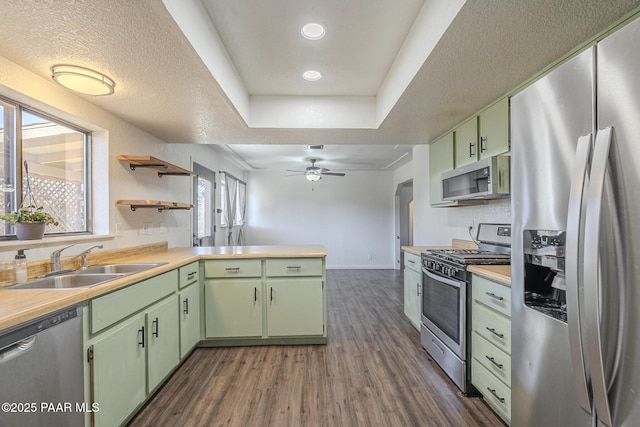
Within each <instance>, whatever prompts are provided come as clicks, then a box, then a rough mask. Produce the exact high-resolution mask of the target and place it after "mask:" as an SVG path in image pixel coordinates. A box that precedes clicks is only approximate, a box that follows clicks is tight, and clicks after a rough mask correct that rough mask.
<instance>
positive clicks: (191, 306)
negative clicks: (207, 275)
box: [179, 283, 200, 359]
mask: <svg viewBox="0 0 640 427" xmlns="http://www.w3.org/2000/svg"><path fill="white" fill-rule="evenodd" d="M179 298H180V307H179V308H180V312H179V315H180V358H181V359H182V358H184V357H185V356H186V355H187V354H189V351H191V349H192V348H193V347H194V346H195V345H196V344H198V342H199V341H200V286H198V284H197V283H196V284H193V285H190V286H189V287H188V288H186V289H183V290H181V291H180V295H179Z"/></svg>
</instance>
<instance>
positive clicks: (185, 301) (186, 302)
mask: <svg viewBox="0 0 640 427" xmlns="http://www.w3.org/2000/svg"><path fill="white" fill-rule="evenodd" d="M183 312H184V314H189V298H185V299H184V310H183Z"/></svg>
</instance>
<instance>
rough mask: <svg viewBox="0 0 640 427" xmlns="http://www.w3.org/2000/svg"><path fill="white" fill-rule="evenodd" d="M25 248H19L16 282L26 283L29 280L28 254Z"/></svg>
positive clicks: (16, 263) (16, 261) (16, 260)
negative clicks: (25, 252)
mask: <svg viewBox="0 0 640 427" xmlns="http://www.w3.org/2000/svg"><path fill="white" fill-rule="evenodd" d="M24 251H25V250H24V249H18V254H17V255H16V257H15V258H16V259H15V270H16V283H26V281H27V256H26V255H25V254H24Z"/></svg>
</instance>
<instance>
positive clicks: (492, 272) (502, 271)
mask: <svg viewBox="0 0 640 427" xmlns="http://www.w3.org/2000/svg"><path fill="white" fill-rule="evenodd" d="M467 271H469V272H471V273H473V274H477V275H478V276H482V277H484V278H487V279H489V280H493V281H494V282H498V283H502V284H503V285H507V286H511V266H510V265H470V266H468V267H467Z"/></svg>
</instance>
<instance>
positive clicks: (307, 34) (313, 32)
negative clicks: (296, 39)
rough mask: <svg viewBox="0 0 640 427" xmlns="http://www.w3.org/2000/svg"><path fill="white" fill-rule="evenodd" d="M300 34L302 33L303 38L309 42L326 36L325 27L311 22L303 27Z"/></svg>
mask: <svg viewBox="0 0 640 427" xmlns="http://www.w3.org/2000/svg"><path fill="white" fill-rule="evenodd" d="M300 33H302V37H304V38H305V39H309V40H320V39H321V38H323V37H324V35H325V34H326V33H325V30H324V27H323V26H322V25H320V24H317V23H315V22H311V23H309V24H307V25H305V26H304V27H302V30H301V31H300Z"/></svg>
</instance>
